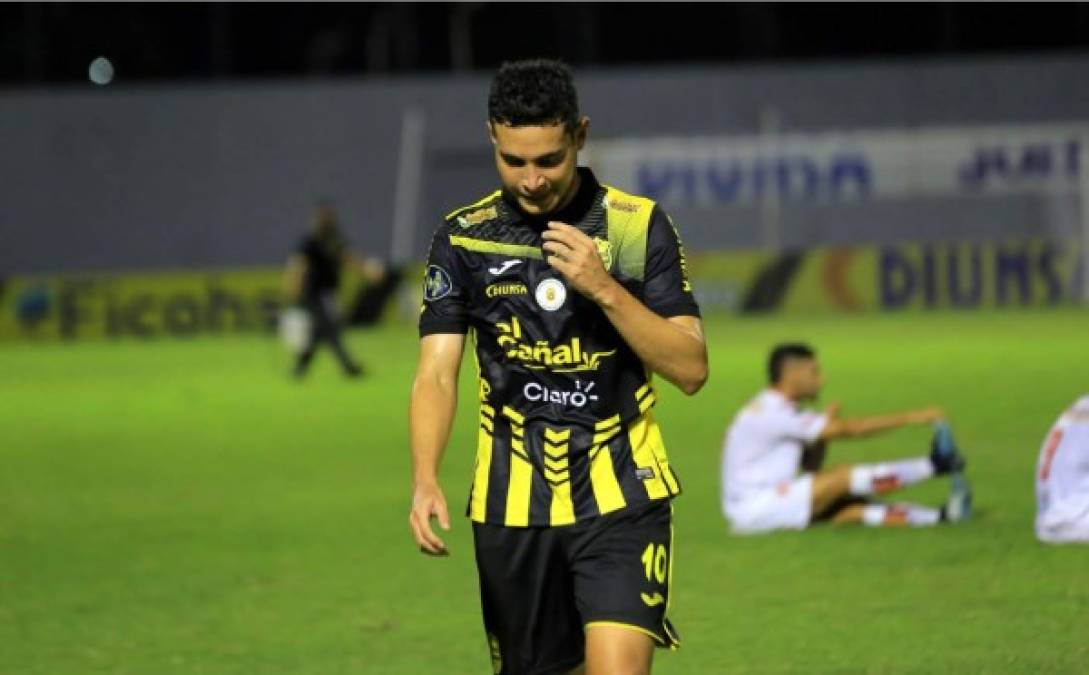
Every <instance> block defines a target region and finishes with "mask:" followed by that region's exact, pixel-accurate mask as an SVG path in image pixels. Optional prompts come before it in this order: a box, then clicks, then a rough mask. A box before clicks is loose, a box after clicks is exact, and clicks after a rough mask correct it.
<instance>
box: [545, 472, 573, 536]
mask: <svg viewBox="0 0 1089 675" xmlns="http://www.w3.org/2000/svg"><path fill="white" fill-rule="evenodd" d="M550 518H551V521H552V525H570V524H571V523H573V522H575V502H574V501H572V500H571V482H570V481H564V482H563V483H560V484H559V485H553V486H552V509H551V513H550Z"/></svg>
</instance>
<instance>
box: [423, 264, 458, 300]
mask: <svg viewBox="0 0 1089 675" xmlns="http://www.w3.org/2000/svg"><path fill="white" fill-rule="evenodd" d="M452 290H454V283H453V282H452V281H450V274H449V273H448V272H447V271H446V270H444V269H443V268H441V267H439V266H438V265H428V267H427V274H426V275H425V276H424V300H426V301H428V302H433V301H435V300H439V299H441V298H445V297H446V296H448V295H450V291H452Z"/></svg>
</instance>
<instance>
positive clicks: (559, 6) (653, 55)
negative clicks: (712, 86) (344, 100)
mask: <svg viewBox="0 0 1089 675" xmlns="http://www.w3.org/2000/svg"><path fill="white" fill-rule="evenodd" d="M1087 46H1089V5H1086V4H1085V3H833V4H829V3H809V2H806V3H649V2H648V3H619V2H618V3H566V2H563V3H521V2H518V3H483V2H481V3H396V4H390V3H197V2H185V3H4V4H3V5H2V6H0V57H2V58H0V82H2V83H3V84H4V85H6V86H17V85H35V84H44V83H61V82H74V81H79V80H81V79H85V71H86V66H87V63H88V61H89V60H90V59H91V58H94V57H95V56H97V55H99V54H104V55H106V56H107V57H109V58H111V59H112V60H114V61H115V65H116V66H117V68H118V76H119V77H120V78H124V79H125V80H144V79H150V80H174V79H180V80H191V79H207V78H247V77H283V76H299V75H308V76H320V75H325V76H330V75H359V74H372V75H379V74H407V73H417V72H425V73H448V72H452V71H455V72H456V71H466V70H474V69H485V70H487V69H490V68H493V67H495V66H497V65H498V64H499V63H500V62H501V61H503V60H504V59H515V58H524V57H528V56H536V55H541V54H548V55H551V56H554V57H559V58H563V59H565V60H567V61H568V62H570V63H571V64H574V65H578V66H586V65H599V66H619V65H653V64H691V63H735V64H736V63H751V62H765V63H781V62H791V61H812V60H827V59H852V60H857V59H874V58H935V57H948V56H956V55H986V54H1010V53H1020V54H1031V53H1038V52H1042V51H1055V50H1077V49H1084V48H1086V47H1087Z"/></svg>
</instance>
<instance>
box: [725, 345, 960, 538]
mask: <svg viewBox="0 0 1089 675" xmlns="http://www.w3.org/2000/svg"><path fill="white" fill-rule="evenodd" d="M768 375H769V380H770V383H771V386H770V387H769V388H768V389H766V390H764V391H763V392H761V393H760V394H758V395H757V396H756V398H754V399H753V400H752V401H751V402H750V403H749V404H748V405H747V406H746V407H745V408H743V409H742V410H741V412H739V413H738V415H737V416H736V417H735V418H734V420H733V423H732V424H731V426H730V428H729V430H728V432H727V434H726V442H725V448H724V450H723V456H722V509H723V512H724V514H725V516H726V519H727V520H728V521H729V522H730V525H731V528H732V529H733V531H734V532H736V533H738V534H752V533H759V532H768V531H772V530H780V529H795V530H800V529H804V528H806V527H808V526H809V525H810V524H811V523H813V522H815V521H818V520H830V521H832V522H836V523H862V524H864V525H869V526H874V527H880V526H889V525H912V526H926V525H935V524H937V523H939V522H943V521H945V522H953V521H958V520H963V519H964V518H966V517H967V516H968V513H969V509H970V503H971V495H970V493H969V490H968V484H967V482H966V481H965V480H964V479H963V476H962V475H961V473H960V472H961V471H962V470H963V468H964V464H965V463H964V459H963V458H962V456H961V455H960V454H959V453H958V451H957V449H956V446H955V445H954V443H953V437H952V435H951V433H950V432H949V427H948V425H947V424H946V423H945V422H944V421H943V418H944V414H943V413H942V411H941V410H940V409H939V408H923V409H920V410H911V411H907V412H900V413H892V414H888V415H881V416H878V417H863V418H853V419H844V418H841V417H839V416H838V410H839V406H838V404H836V405H832V406H830V407H829V408H828V409H827V410H826V411H825V412H824V413H818V412H813V411H807V410H805V409H803V408H801V407H800V404H802V403H804V402H806V401H810V400H813V399H815V398H816V397H817V396H818V394H819V393H820V390H821V385H822V375H821V370H820V364H819V362H818V360H817V356H816V353H815V352H814V351H813V350H812V349H811V348H809V347H808V346H806V345H802V344H785V345H780V346H778V347H776V348H775V349H774V350H773V351H772V353H771V357H770V359H769V362H768ZM910 424H933V425H935V429H936V430H935V434H934V440H933V442H932V444H931V450H930V454H929V456H922V457H914V458H911V459H901V460H897V461H892V462H880V463H876V464H859V465H856V466H838V467H835V468H831V469H822V468H821V464H822V463H823V459H824V453H825V451H826V443H827V442H828V441H832V440H835V439H841V438H858V437H863V436H869V435H872V434H876V433H880V432H883V431H888V430H891V429H896V428H898V427H903V426H906V425H910ZM947 474H952V475H953V476H954V480H953V481H952V486H953V489H952V490H951V493H950V497H949V500H948V501H947V503H946V504H945V505H944V506H943V507H942V508H940V509H933V508H927V507H924V506H918V505H914V504H903V503H901V504H885V503H882V502H879V501H875V500H874V498H875V497H876V496H879V495H884V494H887V493H889V492H892V491H893V490H897V489H899V488H902V487H905V486H907V485H912V484H914V483H918V482H920V481H924V480H927V479H929V478H933V477H934V476H941V475H947Z"/></svg>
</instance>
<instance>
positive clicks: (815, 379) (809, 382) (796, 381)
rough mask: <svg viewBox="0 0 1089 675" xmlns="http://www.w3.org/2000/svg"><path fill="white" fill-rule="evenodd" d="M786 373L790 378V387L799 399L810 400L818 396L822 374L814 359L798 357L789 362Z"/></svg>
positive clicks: (821, 384)
mask: <svg viewBox="0 0 1089 675" xmlns="http://www.w3.org/2000/svg"><path fill="white" fill-rule="evenodd" d="M786 374H787V376H788V377H789V379H790V389H791V390H793V391H794V392H795V395H796V396H797V397H798V398H799V399H801V400H812V399H815V398H817V397H818V396H820V393H821V387H822V386H824V374H823V373H821V364H820V362H819V361H817V360H816V359H798V360H796V361H794V362H792V363H791V364H790V367H789V369H788V371H787V373H786Z"/></svg>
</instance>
